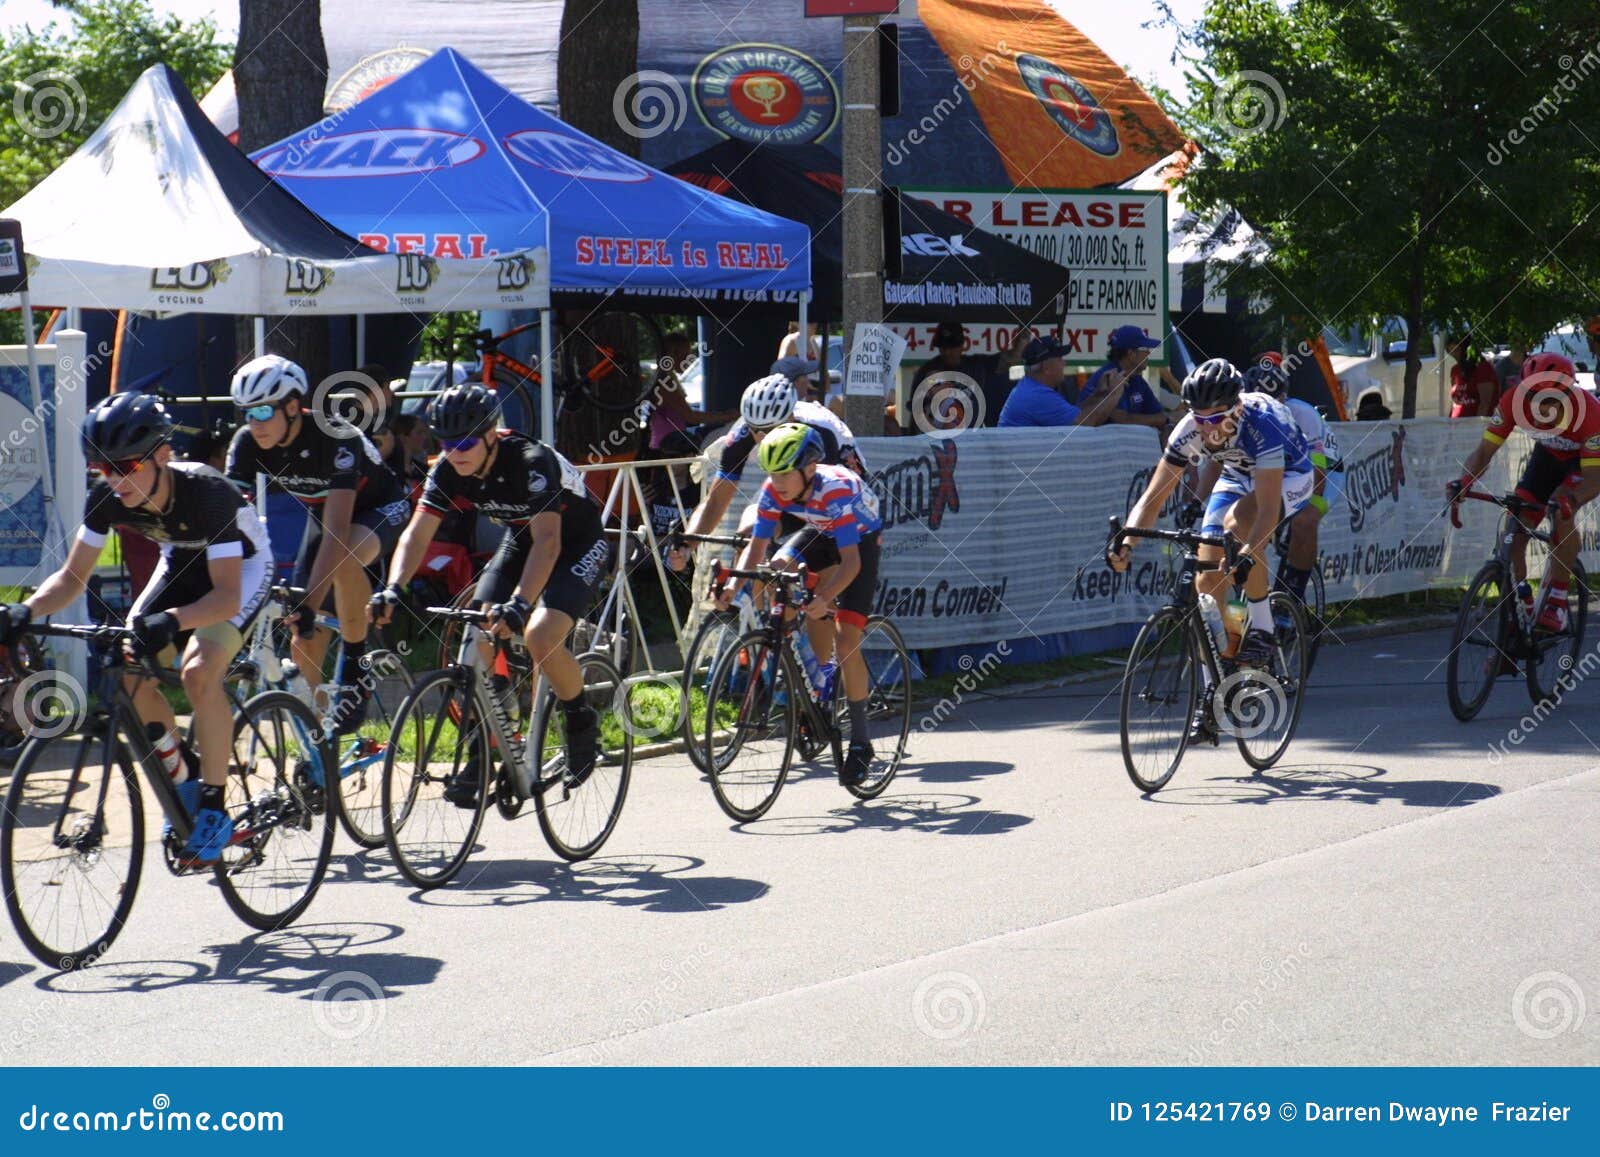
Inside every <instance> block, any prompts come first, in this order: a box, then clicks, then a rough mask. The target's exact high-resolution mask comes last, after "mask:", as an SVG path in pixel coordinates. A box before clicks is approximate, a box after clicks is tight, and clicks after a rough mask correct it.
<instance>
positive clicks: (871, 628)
mask: <svg viewBox="0 0 1600 1157" xmlns="http://www.w3.org/2000/svg"><path fill="white" fill-rule="evenodd" d="M861 657H862V658H863V659H865V660H866V664H867V736H866V738H867V741H868V742H869V743H871V744H872V752H873V755H872V763H871V765H870V766H869V767H868V768H867V778H866V779H864V780H862V781H861V782H860V783H856V784H846V785H845V786H846V787H847V788H848V789H849V791H850V794H851V795H853V796H855V797H856V798H857V799H876V798H877V797H878V796H880V795H882V794H883V790H884V788H886V787H888V786H889V782H890V781H891V780H892V779H894V775H895V772H897V771H899V770H900V762H901V760H903V759H904V758H905V754H906V739H907V738H908V737H909V736H910V734H911V656H910V655H909V654H908V653H907V652H906V644H905V640H904V639H902V638H901V637H900V629H899V628H898V627H896V626H895V625H894V624H893V623H891V622H890V621H889V620H888V619H883V618H872V619H869V620H867V629H866V630H865V631H863V632H862V635H861ZM843 694H844V687H843V683H842V673H841V677H840V680H839V681H838V683H837V685H836V687H835V690H834V695H835V697H836V698H837V697H842V696H843ZM839 718H840V719H841V721H842V728H841V729H842V730H843V732H844V737H843V742H844V743H845V745H846V746H848V745H849V744H850V743H851V742H852V741H853V740H854V739H855V736H854V735H853V734H852V733H851V730H850V713H849V712H848V711H843V712H841V713H840V715H839Z"/></svg>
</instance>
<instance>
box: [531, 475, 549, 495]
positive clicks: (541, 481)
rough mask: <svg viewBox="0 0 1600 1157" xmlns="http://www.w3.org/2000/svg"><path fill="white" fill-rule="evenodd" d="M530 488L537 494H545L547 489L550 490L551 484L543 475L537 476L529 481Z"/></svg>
mask: <svg viewBox="0 0 1600 1157" xmlns="http://www.w3.org/2000/svg"><path fill="white" fill-rule="evenodd" d="M528 487H529V489H531V490H532V491H533V492H534V493H535V494H543V493H544V492H545V491H546V490H547V489H549V487H550V483H549V482H548V481H547V480H546V479H545V476H544V475H543V474H535V475H534V476H533V477H532V478H530V479H528Z"/></svg>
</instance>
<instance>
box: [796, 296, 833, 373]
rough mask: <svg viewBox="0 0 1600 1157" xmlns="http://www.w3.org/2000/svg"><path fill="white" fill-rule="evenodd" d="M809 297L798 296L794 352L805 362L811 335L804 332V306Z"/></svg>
mask: <svg viewBox="0 0 1600 1157" xmlns="http://www.w3.org/2000/svg"><path fill="white" fill-rule="evenodd" d="M810 296H811V294H809V293H801V294H800V341H799V342H798V343H797V348H796V351H795V352H797V353H798V354H799V355H800V356H801V357H802V358H805V359H806V360H807V361H810V360H811V335H810V334H809V333H807V332H806V306H808V305H809V304H810V302H808V301H807V300H806V299H807V298H808V297H810ZM824 392H826V391H824Z"/></svg>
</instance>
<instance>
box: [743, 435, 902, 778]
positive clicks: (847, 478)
mask: <svg viewBox="0 0 1600 1157" xmlns="http://www.w3.org/2000/svg"><path fill="white" fill-rule="evenodd" d="M823 453H824V448H823V444H822V439H821V437H819V436H818V434H817V432H816V431H815V430H813V429H812V428H811V427H810V426H806V425H803V424H801V423H799V422H791V423H788V424H787V425H783V426H779V427H778V428H777V429H776V430H774V431H772V433H770V434H768V435H767V436H766V437H765V438H764V439H762V442H761V446H760V448H759V449H758V450H757V451H756V460H757V461H758V462H759V463H760V464H761V468H762V469H763V470H765V471H766V472H767V473H768V474H769V475H770V476H771V477H769V478H768V479H767V480H766V482H764V483H762V486H761V492H760V494H759V495H758V497H757V499H756V524H755V528H754V530H753V531H752V532H751V534H752V537H751V539H750V543H749V545H747V546H746V547H745V548H744V552H743V553H742V555H741V556H740V558H739V562H738V568H739V569H741V570H744V569H748V568H750V567H755V566H760V565H761V563H762V562H763V561H764V560H765V559H766V557H767V548H768V544H769V543H770V542H771V541H772V540H773V538H774V537H775V536H776V534H777V531H778V524H779V522H780V521H781V520H782V519H783V517H784V516H785V515H788V516H790V517H792V518H796V519H798V520H799V521H800V522H801V523H803V524H804V525H803V526H802V528H801V529H800V530H799V531H798V532H797V533H795V534H794V535H792V536H790V538H789V539H788V540H787V541H786V542H784V544H783V546H782V547H780V548H779V550H778V553H777V554H776V555H775V556H774V558H773V560H772V564H773V566H775V567H777V568H778V569H779V570H794V569H796V564H797V563H799V562H802V561H803V562H804V563H805V564H806V569H807V570H809V571H811V572H812V573H814V574H816V575H817V576H818V578H819V580H820V581H819V582H818V585H817V588H816V590H815V592H814V593H813V596H812V600H811V602H810V603H809V604H808V605H807V606H806V608H805V613H806V618H807V620H808V622H807V624H806V634H807V636H808V637H809V638H810V640H811V646H812V648H813V649H814V650H815V651H816V653H817V657H818V658H819V659H822V660H823V661H826V659H827V656H828V655H830V654H834V653H837V656H838V660H839V669H840V672H841V674H842V677H843V680H844V692H845V700H846V702H847V703H848V704H849V708H850V725H851V726H850V731H851V734H852V735H854V736H859V737H862V738H859V739H854V740H852V741H851V744H850V750H849V753H848V754H847V755H846V757H845V763H844V767H843V768H842V769H840V773H839V774H840V778H841V779H842V780H844V781H845V782H847V783H861V782H862V781H863V780H865V779H866V777H867V771H868V769H869V768H870V767H871V765H872V758H873V751H872V745H871V744H870V743H868V742H867V741H866V739H865V736H866V734H867V693H868V685H867V665H866V662H865V661H864V660H863V659H862V658H861V650H860V648H861V634H862V632H863V631H864V630H865V629H866V626H867V616H868V615H869V614H871V612H872V595H873V591H874V589H875V588H876V587H877V583H878V540H879V536H880V534H881V533H882V531H883V520H882V519H881V518H880V517H878V509H877V503H876V502H875V501H874V500H873V496H872V495H871V493H870V492H869V491H868V490H867V489H866V484H865V483H864V482H862V481H861V479H860V478H858V477H857V476H856V474H855V473H854V472H853V471H851V470H849V469H847V468H845V467H843V466H830V465H828V464H827V463H825V462H823V461H822V458H823ZM731 598H732V592H731V591H727V590H724V591H723V592H721V593H720V594H719V595H718V598H717V605H718V607H719V608H720V609H726V608H727V606H728V603H729V602H730V601H731ZM830 611H832V612H833V616H834V630H833V631H832V632H831V633H830V632H829V630H828V627H827V623H826V622H824V618H825V617H826V615H827V614H828V613H829V612H830ZM835 644H837V652H835Z"/></svg>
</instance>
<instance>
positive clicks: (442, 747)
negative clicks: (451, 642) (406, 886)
mask: <svg viewBox="0 0 1600 1157" xmlns="http://www.w3.org/2000/svg"><path fill="white" fill-rule="evenodd" d="M492 782H493V780H492V777H491V768H490V764H489V726H488V723H487V721H486V720H485V719H484V718H483V717H482V715H481V714H480V713H479V711H478V704H477V700H476V698H475V697H474V695H473V687H472V682H471V680H470V678H469V677H468V676H467V675H466V674H465V673H464V672H463V671H461V670H460V669H459V668H457V669H453V670H444V671H435V672H433V673H432V674H430V675H425V676H423V678H421V679H419V680H417V682H416V685H415V686H413V687H412V688H411V694H409V695H407V696H406V697H405V699H404V701H402V702H401V704H400V706H399V708H398V709H397V710H396V711H395V720H394V735H393V737H392V738H391V739H390V741H389V749H388V751H387V752H386V753H385V755H384V760H383V839H384V843H385V844H386V845H387V846H388V848H389V854H390V856H392V857H393V858H394V863H395V867H397V868H399V869H400V874H401V875H402V876H404V877H405V878H406V879H407V880H409V881H410V882H411V883H412V884H414V885H415V886H416V887H418V888H437V887H439V886H440V885H441V884H447V883H449V882H450V880H451V879H452V878H454V876H455V874H456V873H457V872H459V871H460V870H461V868H462V865H464V864H465V863H466V862H467V857H468V856H470V855H471V854H472V849H473V846H474V844H475V843H476V841H477V838H478V831H479V829H481V828H482V827H483V813H484V809H485V807H486V806H487V804H488V799H489V785H490V784H491V783H492Z"/></svg>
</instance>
